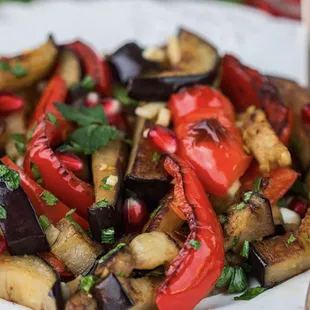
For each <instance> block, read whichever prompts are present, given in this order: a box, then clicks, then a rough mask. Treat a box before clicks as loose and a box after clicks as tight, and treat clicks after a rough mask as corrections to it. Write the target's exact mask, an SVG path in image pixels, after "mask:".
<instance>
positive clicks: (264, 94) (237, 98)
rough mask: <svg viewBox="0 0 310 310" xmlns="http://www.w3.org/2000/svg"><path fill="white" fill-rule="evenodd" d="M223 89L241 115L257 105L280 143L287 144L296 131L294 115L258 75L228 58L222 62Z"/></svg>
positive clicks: (233, 58) (265, 79) (256, 72)
mask: <svg viewBox="0 0 310 310" xmlns="http://www.w3.org/2000/svg"><path fill="white" fill-rule="evenodd" d="M222 64H223V70H222V80H221V89H222V91H223V92H224V94H225V95H226V96H228V98H229V99H230V100H231V101H232V103H233V105H234V106H235V108H236V109H237V110H238V111H244V110H246V109H247V108H248V107H249V106H251V105H255V106H256V107H259V108H261V109H263V110H264V112H265V113H266V117H267V119H268V121H269V123H270V125H271V127H272V128H273V129H274V131H275V132H276V134H277V135H278V136H279V138H280V140H281V141H282V142H283V143H284V144H287V143H288V140H289V137H290V134H291V130H292V112H291V111H290V110H289V109H288V108H287V107H286V106H285V105H284V103H283V101H282V99H281V96H280V95H279V93H278V90H277V89H276V88H275V87H274V86H273V85H272V84H271V83H270V82H269V81H268V79H267V78H265V77H263V76H262V75H261V74H260V73H259V72H258V71H256V70H253V69H251V68H249V67H246V66H244V65H243V64H241V63H240V62H239V60H238V59H236V58H235V57H233V56H231V55H225V56H224V58H223V61H222Z"/></svg>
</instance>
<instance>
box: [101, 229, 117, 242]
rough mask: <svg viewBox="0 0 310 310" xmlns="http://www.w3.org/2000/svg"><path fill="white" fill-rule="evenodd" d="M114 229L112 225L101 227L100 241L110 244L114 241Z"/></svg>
mask: <svg viewBox="0 0 310 310" xmlns="http://www.w3.org/2000/svg"><path fill="white" fill-rule="evenodd" d="M114 236H115V231H114V228H113V227H110V228H106V229H103V230H102V232H101V243H103V244H105V243H108V244H112V243H114V242H115V240H114Z"/></svg>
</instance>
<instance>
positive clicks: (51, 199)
mask: <svg viewBox="0 0 310 310" xmlns="http://www.w3.org/2000/svg"><path fill="white" fill-rule="evenodd" d="M40 198H41V199H42V200H44V201H45V202H46V205H48V206H54V205H55V204H56V203H57V202H58V198H57V197H55V196H54V195H53V194H52V193H50V192H49V191H47V190H45V191H44V192H43V193H42V194H41V195H40Z"/></svg>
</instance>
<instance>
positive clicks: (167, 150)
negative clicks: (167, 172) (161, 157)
mask: <svg viewBox="0 0 310 310" xmlns="http://www.w3.org/2000/svg"><path fill="white" fill-rule="evenodd" d="M147 138H148V141H149V142H150V143H151V145H152V146H153V147H154V148H155V149H156V150H157V151H158V152H160V153H161V154H173V153H175V152H176V150H177V139H176V136H175V134H174V132H173V131H171V130H170V129H168V128H166V127H163V126H160V125H154V126H153V127H152V128H151V129H150V131H149V133H148V136H147Z"/></svg>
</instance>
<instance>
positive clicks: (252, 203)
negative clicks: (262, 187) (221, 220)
mask: <svg viewBox="0 0 310 310" xmlns="http://www.w3.org/2000/svg"><path fill="white" fill-rule="evenodd" d="M238 206H240V204H239V205H233V206H232V207H231V208H230V211H229V213H228V217H227V221H226V223H225V224H224V227H223V229H224V238H225V245H224V246H225V250H226V251H227V250H229V249H233V250H234V251H240V248H241V246H242V245H243V242H244V241H245V240H247V241H253V240H260V239H262V238H263V237H266V236H270V235H273V234H274V233H275V227H274V223H273V217H272V212H271V207H270V203H269V200H268V199H267V198H265V197H264V196H262V195H261V194H258V193H255V192H253V193H252V195H251V198H250V199H249V201H248V202H247V203H244V205H241V206H242V208H241V207H238Z"/></svg>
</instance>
